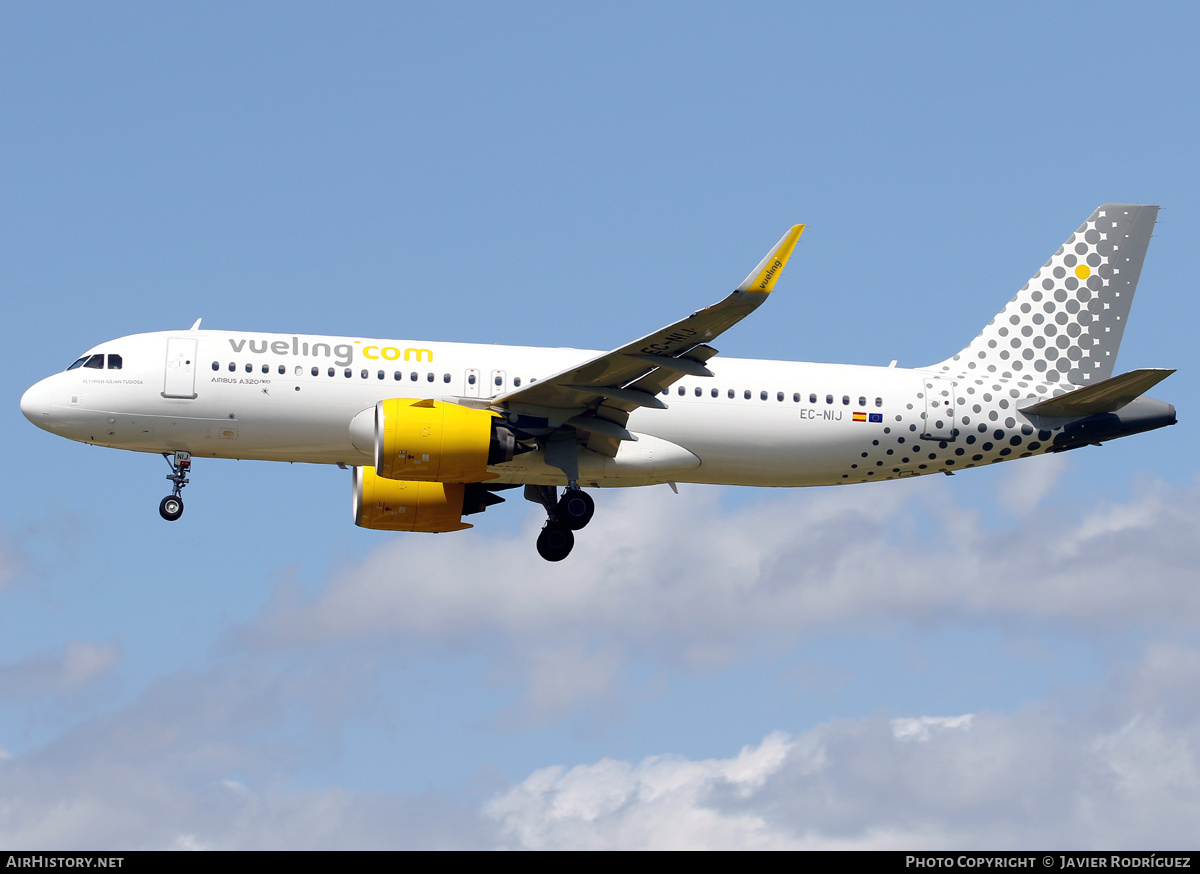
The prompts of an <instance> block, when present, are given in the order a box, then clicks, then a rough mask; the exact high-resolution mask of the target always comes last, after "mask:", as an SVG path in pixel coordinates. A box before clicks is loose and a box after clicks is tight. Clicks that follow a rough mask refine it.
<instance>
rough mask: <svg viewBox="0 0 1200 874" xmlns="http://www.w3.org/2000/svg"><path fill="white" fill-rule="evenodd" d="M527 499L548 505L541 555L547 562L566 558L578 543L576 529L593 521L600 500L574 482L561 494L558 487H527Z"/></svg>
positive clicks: (540, 545)
mask: <svg viewBox="0 0 1200 874" xmlns="http://www.w3.org/2000/svg"><path fill="white" fill-rule="evenodd" d="M525 499H526V500H527V501H533V502H534V503H537V504H541V505H542V506H543V507H545V508H546V524H545V525H544V526H542V533H541V534H539V535H538V539H537V551H538V555H540V556H541V557H542V558H544V559H546V561H562V560H563V559H564V558H566V557H567V556H568V555H570V554H571V550H572V549H573V548H574V546H575V532H576V531H578V530H579V529H580V528H583V527H584V526H585V525H587V523H588V522H590V521H592V515H593V514H594V513H595V512H596V503H595V502H594V501H593V500H592V496H591V495H589V494H588V493H587V492H585V491H583V490H582V489H580V488H579V485H578V484H576V483H571V485H569V486H568V487H567V489H566V491H565V492H563V496H562V498H559V496H558V489H557V487H555V486H525Z"/></svg>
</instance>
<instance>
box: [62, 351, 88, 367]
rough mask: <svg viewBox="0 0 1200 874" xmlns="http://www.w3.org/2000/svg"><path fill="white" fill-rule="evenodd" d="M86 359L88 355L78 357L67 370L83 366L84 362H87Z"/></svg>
mask: <svg viewBox="0 0 1200 874" xmlns="http://www.w3.org/2000/svg"><path fill="white" fill-rule="evenodd" d="M87 360H88V356H87V355H84V356H83V357H82V358H80V359H79V360H78V361H76V362H75V363H74V364H72V365H71V366H70V367H68V368H67V370H74V369H75V368H76V367H83V365H84V364H85V363H87Z"/></svg>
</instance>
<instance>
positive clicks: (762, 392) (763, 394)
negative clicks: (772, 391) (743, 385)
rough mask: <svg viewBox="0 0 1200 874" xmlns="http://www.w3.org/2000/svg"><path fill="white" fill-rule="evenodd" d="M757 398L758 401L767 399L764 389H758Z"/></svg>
mask: <svg viewBox="0 0 1200 874" xmlns="http://www.w3.org/2000/svg"><path fill="white" fill-rule="evenodd" d="M758 399H759V400H760V401H765V400H766V399H767V393H766V392H765V391H760V392H759V393H758Z"/></svg>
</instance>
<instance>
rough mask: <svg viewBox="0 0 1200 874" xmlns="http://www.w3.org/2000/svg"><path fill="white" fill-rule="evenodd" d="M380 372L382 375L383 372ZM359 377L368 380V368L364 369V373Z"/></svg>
mask: <svg viewBox="0 0 1200 874" xmlns="http://www.w3.org/2000/svg"><path fill="white" fill-rule="evenodd" d="M380 372H381V373H382V371H380ZM359 375H360V376H361V377H362V378H363V379H366V378H367V368H365V367H364V368H363V369H362V373H361V374H359Z"/></svg>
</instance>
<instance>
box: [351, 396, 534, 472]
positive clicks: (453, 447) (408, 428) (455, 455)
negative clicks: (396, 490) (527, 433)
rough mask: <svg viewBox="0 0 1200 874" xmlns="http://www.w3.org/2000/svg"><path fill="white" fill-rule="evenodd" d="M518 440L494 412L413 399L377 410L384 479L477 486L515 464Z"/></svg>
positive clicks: (379, 458) (385, 404)
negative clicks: (497, 468) (498, 468)
mask: <svg viewBox="0 0 1200 874" xmlns="http://www.w3.org/2000/svg"><path fill="white" fill-rule="evenodd" d="M515 448H516V440H515V438H514V437H513V434H512V432H511V431H509V430H508V428H507V427H505V426H504V424H503V422H502V420H500V419H499V418H497V416H496V414H495V413H493V412H491V411H489V410H473V409H470V408H469V407H462V406H459V405H458V404H453V403H445V402H443V401H434V400H416V399H413V398H391V399H389V400H386V401H380V402H379V403H378V404H377V405H376V406H375V472H376V474H378V475H379V476H381V477H383V478H385V479H394V480H410V481H413V482H435V481H436V482H443V483H477V482H481V481H483V480H487V479H494V478H495V477H496V474H494V473H488V469H487V468H488V465H489V464H503V463H504V462H506V461H512V458H513V453H514V451H515Z"/></svg>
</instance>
